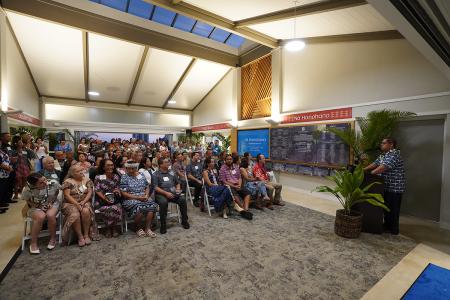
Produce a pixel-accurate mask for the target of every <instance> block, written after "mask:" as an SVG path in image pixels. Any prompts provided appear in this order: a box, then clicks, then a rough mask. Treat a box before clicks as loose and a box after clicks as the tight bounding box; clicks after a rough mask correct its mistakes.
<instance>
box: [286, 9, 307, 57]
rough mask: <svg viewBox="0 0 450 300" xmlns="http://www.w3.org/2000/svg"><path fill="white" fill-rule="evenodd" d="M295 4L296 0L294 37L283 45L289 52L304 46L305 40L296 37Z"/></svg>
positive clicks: (295, 10) (295, 18)
mask: <svg viewBox="0 0 450 300" xmlns="http://www.w3.org/2000/svg"><path fill="white" fill-rule="evenodd" d="M297 4H298V1H294V38H293V39H292V40H290V41H288V42H287V43H286V44H285V45H284V47H285V48H286V50H287V51H290V52H298V51H301V50H303V48H305V42H304V41H302V40H300V39H297Z"/></svg>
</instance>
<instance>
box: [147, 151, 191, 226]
mask: <svg viewBox="0 0 450 300" xmlns="http://www.w3.org/2000/svg"><path fill="white" fill-rule="evenodd" d="M158 165H159V169H158V171H156V172H155V173H154V174H153V179H152V180H153V187H154V189H155V198H156V203H158V205H159V216H160V221H161V228H160V232H161V234H165V233H166V232H167V224H166V219H167V208H168V202H173V203H176V204H178V206H179V207H180V212H181V225H182V226H183V228H184V229H189V227H190V226H189V223H188V215H187V204H186V199H185V198H184V196H183V195H181V187H180V182H179V180H178V177H177V176H175V175H174V174H173V173H172V172H170V171H169V160H168V159H167V158H162V157H161V158H160V159H159V160H158Z"/></svg>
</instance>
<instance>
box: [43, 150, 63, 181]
mask: <svg viewBox="0 0 450 300" xmlns="http://www.w3.org/2000/svg"><path fill="white" fill-rule="evenodd" d="M42 165H43V169H42V170H40V171H39V174H41V175H43V176H44V177H45V178H46V179H47V181H50V180H55V181H57V182H61V181H62V180H63V179H62V178H61V171H58V170H56V169H55V160H54V159H53V157H51V156H46V157H44V158H43V159H42Z"/></svg>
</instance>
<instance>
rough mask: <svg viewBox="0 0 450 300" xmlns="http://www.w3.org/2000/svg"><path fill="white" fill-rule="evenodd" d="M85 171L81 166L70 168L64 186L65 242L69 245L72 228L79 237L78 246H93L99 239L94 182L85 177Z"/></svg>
mask: <svg viewBox="0 0 450 300" xmlns="http://www.w3.org/2000/svg"><path fill="white" fill-rule="evenodd" d="M83 172H84V170H83V168H82V167H81V166H79V165H73V166H72V167H70V169H69V172H68V174H67V178H66V180H65V181H64V183H63V185H62V188H61V189H62V190H63V192H64V199H65V203H64V204H63V206H62V213H63V214H64V227H63V240H64V243H65V244H66V243H67V240H68V234H69V231H70V229H71V228H72V229H73V230H74V231H75V233H76V235H77V237H78V246H80V247H83V246H85V245H89V244H91V241H92V239H97V238H98V235H97V224H96V223H95V215H94V209H93V208H92V186H93V185H92V181H91V180H90V179H89V178H87V177H85V176H84V173H83Z"/></svg>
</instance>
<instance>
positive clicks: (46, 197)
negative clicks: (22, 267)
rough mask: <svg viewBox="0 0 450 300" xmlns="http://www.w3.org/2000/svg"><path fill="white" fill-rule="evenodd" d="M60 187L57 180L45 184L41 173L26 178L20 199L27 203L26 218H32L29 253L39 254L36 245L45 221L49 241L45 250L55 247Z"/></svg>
mask: <svg viewBox="0 0 450 300" xmlns="http://www.w3.org/2000/svg"><path fill="white" fill-rule="evenodd" d="M60 193H61V191H60V185H59V183H58V181H57V180H53V181H51V184H47V179H46V178H45V177H44V175H42V174H41V173H31V174H30V175H29V176H28V177H27V185H26V186H25V188H24V190H23V192H22V199H23V200H25V201H26V202H27V204H26V205H27V208H28V210H27V212H26V214H27V216H28V217H30V218H32V220H33V226H32V228H31V243H30V253H31V254H39V253H40V251H39V247H38V244H37V241H38V236H39V232H40V231H41V230H42V225H43V224H44V221H45V219H47V225H48V231H49V234H50V240H49V242H48V246H47V249H48V250H52V249H53V248H55V246H56V216H57V214H58V212H59V207H60V204H61V203H60V201H61V197H59V196H60Z"/></svg>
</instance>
